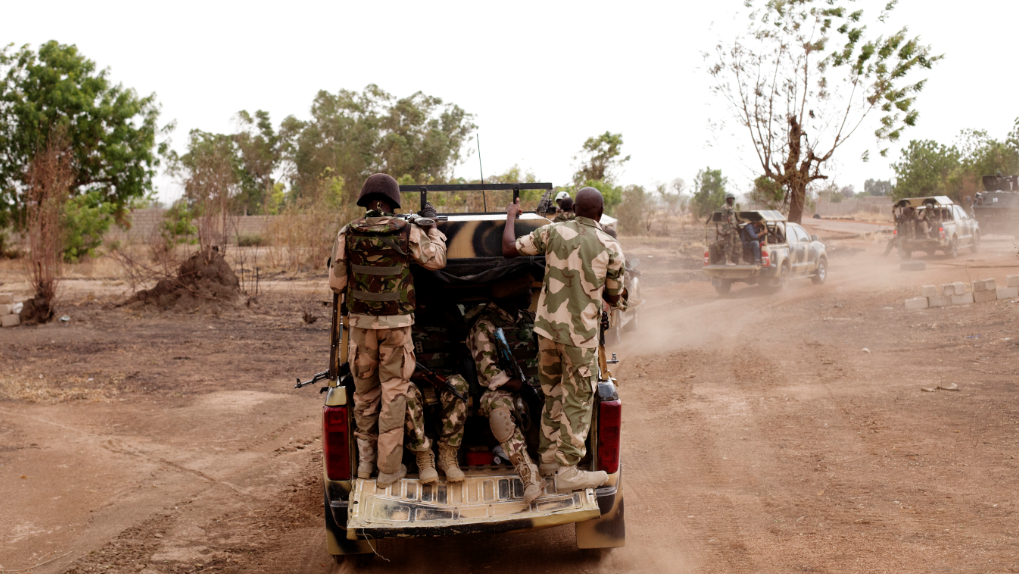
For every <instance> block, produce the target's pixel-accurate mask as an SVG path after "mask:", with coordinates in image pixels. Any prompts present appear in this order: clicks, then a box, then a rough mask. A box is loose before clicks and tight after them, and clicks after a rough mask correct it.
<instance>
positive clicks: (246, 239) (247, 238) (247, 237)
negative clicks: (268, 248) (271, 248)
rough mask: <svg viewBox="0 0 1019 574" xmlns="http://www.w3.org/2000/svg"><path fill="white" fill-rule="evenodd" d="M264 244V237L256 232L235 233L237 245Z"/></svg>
mask: <svg viewBox="0 0 1019 574" xmlns="http://www.w3.org/2000/svg"><path fill="white" fill-rule="evenodd" d="M262 245H265V239H264V238H263V237H262V236H261V235H259V234H257V233H244V234H238V235H237V246H238V247H260V246H262Z"/></svg>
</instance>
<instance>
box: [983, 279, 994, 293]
mask: <svg viewBox="0 0 1019 574" xmlns="http://www.w3.org/2000/svg"><path fill="white" fill-rule="evenodd" d="M984 289H986V290H987V291H994V279H984Z"/></svg>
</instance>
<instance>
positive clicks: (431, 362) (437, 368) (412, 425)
mask: <svg viewBox="0 0 1019 574" xmlns="http://www.w3.org/2000/svg"><path fill="white" fill-rule="evenodd" d="M416 323H417V325H416V326H415V327H414V331H413V333H412V338H413V340H414V353H415V358H416V360H417V362H420V363H422V364H424V366H426V367H428V368H429V369H431V370H432V371H434V372H436V373H438V374H439V375H442V376H444V377H446V380H447V381H448V382H449V383H450V384H451V385H453V388H455V389H456V391H457V392H458V393H460V394H461V395H463V396H467V393H468V390H469V389H468V386H467V380H466V379H464V378H463V377H462V376H461V375H459V374H458V373H457V372H456V358H455V357H452V356H451V354H450V352H449V351H450V349H453V348H454V346H455V344H456V342H457V341H463V331H462V330H461V331H459V332H451V328H452V326H454V325H462V324H463V315H462V314H461V313H460V310H459V309H456V308H455V307H454V308H451V309H448V310H440V309H433V308H432V306H431V305H429V306H424V305H419V306H418V309H417V316H416ZM422 325H424V326H422ZM437 400H438V401H439V405H440V425H441V428H440V430H439V441H438V442H439V460H438V463H437V464H436V466H438V468H439V470H441V471H442V473H443V474H445V475H446V480H447V481H449V482H460V481H462V480H463V479H464V473H463V471H462V470H460V465H459V463H458V461H457V451H459V450H460V443H461V442H463V438H464V424H465V423H466V422H467V403H465V402H463V401H461V400H460V399H458V398H456V396H455V395H454V394H452V393H450V392H446V391H442V392H438V399H437ZM425 402H426V401H425V399H424V395H423V394H422V391H421V390H420V389H419V388H418V387H417V386H416V385H411V386H410V393H409V394H408V395H407V426H406V433H407V450H409V451H411V452H414V453H415V454H416V453H419V452H420V453H425V452H428V451H431V448H432V442H431V439H429V438H428V437H427V436H425V412H424V407H425ZM419 478H420V480H421V482H423V483H425V484H428V483H430V482H434V481H436V480H438V474H437V473H435V472H434V471H432V472H430V473H428V476H427V477H426V476H425V475H424V473H421V474H419Z"/></svg>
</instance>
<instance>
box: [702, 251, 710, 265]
mask: <svg viewBox="0 0 1019 574" xmlns="http://www.w3.org/2000/svg"><path fill="white" fill-rule="evenodd" d="M704 264H705V265H711V252H710V251H705V252H704Z"/></svg>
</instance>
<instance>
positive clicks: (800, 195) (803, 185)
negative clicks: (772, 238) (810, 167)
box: [789, 178, 807, 223]
mask: <svg viewBox="0 0 1019 574" xmlns="http://www.w3.org/2000/svg"><path fill="white" fill-rule="evenodd" d="M789 194H790V195H789V221H791V222H793V223H800V221H801V220H802V219H803V209H804V207H805V206H806V197H807V182H806V181H803V180H802V179H801V178H796V179H795V180H793V181H791V182H790V183H789Z"/></svg>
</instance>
